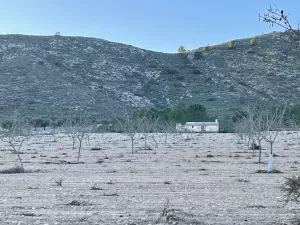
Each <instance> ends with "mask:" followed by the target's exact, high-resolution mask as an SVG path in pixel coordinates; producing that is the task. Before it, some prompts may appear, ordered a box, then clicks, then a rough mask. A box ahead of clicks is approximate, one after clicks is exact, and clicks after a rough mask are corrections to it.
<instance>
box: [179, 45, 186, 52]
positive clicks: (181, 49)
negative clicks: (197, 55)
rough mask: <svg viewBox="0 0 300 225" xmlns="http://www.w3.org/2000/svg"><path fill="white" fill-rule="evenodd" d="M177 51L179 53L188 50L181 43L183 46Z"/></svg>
mask: <svg viewBox="0 0 300 225" xmlns="http://www.w3.org/2000/svg"><path fill="white" fill-rule="evenodd" d="M177 52H178V53H184V52H186V50H185V48H184V47H183V46H182V45H181V46H179V47H178V49H177Z"/></svg>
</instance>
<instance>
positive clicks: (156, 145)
mask: <svg viewBox="0 0 300 225" xmlns="http://www.w3.org/2000/svg"><path fill="white" fill-rule="evenodd" d="M152 139H153V141H154V142H155V148H157V147H158V143H157V141H156V140H155V138H154V135H153V136H152Z"/></svg>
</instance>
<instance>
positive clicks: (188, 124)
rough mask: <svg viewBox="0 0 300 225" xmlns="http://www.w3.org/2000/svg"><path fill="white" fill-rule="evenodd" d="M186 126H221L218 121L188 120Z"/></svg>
mask: <svg viewBox="0 0 300 225" xmlns="http://www.w3.org/2000/svg"><path fill="white" fill-rule="evenodd" d="M185 125H186V126H219V123H216V122H186V123H185Z"/></svg>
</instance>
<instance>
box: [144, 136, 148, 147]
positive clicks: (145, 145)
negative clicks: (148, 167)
mask: <svg viewBox="0 0 300 225" xmlns="http://www.w3.org/2000/svg"><path fill="white" fill-rule="evenodd" d="M144 137H145V150H147V134H144Z"/></svg>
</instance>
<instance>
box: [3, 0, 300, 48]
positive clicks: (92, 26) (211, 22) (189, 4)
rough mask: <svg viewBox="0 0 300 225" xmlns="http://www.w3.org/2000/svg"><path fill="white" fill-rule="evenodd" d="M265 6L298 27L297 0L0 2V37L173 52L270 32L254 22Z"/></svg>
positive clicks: (257, 22)
mask: <svg viewBox="0 0 300 225" xmlns="http://www.w3.org/2000/svg"><path fill="white" fill-rule="evenodd" d="M270 4H276V5H277V6H278V7H279V8H283V9H285V10H286V11H287V12H289V14H290V19H291V20H292V21H294V23H295V25H296V24H297V23H298V22H300V13H299V10H300V1H299V0H287V1H282V0H281V1H279V0H250V1H246V0H0V34H16V33H19V34H35V35H52V34H54V33H55V32H56V31H60V32H61V34H62V35H65V36H88V37H99V38H103V39H107V40H110V41H116V42H121V43H125V44H130V45H133V46H137V47H141V48H144V49H149V50H154V51H161V52H175V51H176V49H177V47H178V46H179V45H183V46H185V47H186V49H194V48H198V47H200V46H203V45H207V44H217V43H221V42H224V41H228V40H232V39H237V38H244V37H250V36H253V35H257V34H260V33H261V32H269V31H271V30H275V28H273V29H270V28H268V26H267V25H266V24H264V23H262V22H259V21H258V16H257V13H258V12H261V13H263V12H266V10H267V9H268V7H269V6H270ZM277 30H278V29H277Z"/></svg>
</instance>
